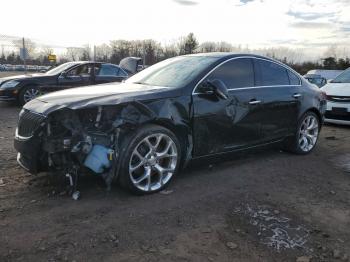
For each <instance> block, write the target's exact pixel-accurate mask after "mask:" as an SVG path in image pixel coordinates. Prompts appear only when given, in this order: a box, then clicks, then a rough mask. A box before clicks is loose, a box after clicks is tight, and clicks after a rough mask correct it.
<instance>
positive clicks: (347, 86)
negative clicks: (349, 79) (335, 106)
mask: <svg viewBox="0 0 350 262" xmlns="http://www.w3.org/2000/svg"><path fill="white" fill-rule="evenodd" d="M321 90H322V91H324V92H326V94H327V95H333V96H350V83H328V84H326V85H325V86H323V87H322V88H321Z"/></svg>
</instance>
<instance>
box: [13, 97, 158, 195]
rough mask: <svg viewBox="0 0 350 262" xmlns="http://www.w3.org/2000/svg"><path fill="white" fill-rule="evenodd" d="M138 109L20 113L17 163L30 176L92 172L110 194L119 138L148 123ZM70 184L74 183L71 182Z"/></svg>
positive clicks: (119, 107) (146, 115)
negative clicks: (43, 173) (46, 113)
mask: <svg viewBox="0 0 350 262" xmlns="http://www.w3.org/2000/svg"><path fill="white" fill-rule="evenodd" d="M140 107H142V106H141V105H140V104H138V103H136V105H133V103H129V104H128V105H127V106H98V107H93V108H86V109H76V110H73V109H68V108H63V109H59V110H57V111H53V112H51V113H50V114H48V115H47V116H45V115H43V114H38V113H35V112H32V111H29V110H26V109H23V110H22V111H21V113H20V117H19V123H18V128H17V130H16V136H15V148H16V150H17V151H18V156H17V160H18V162H19V164H20V165H21V166H22V167H23V168H25V169H26V170H27V171H29V172H31V173H33V174H35V173H39V172H50V173H61V174H65V175H67V174H68V176H70V174H72V175H77V173H80V174H81V173H89V172H92V173H94V174H98V175H101V176H102V177H103V178H104V180H105V182H106V184H107V186H108V188H109V187H110V185H111V182H112V181H113V178H114V177H115V176H116V174H117V171H118V170H117V167H118V164H117V160H118V155H119V148H118V146H119V145H120V137H121V136H123V135H125V134H126V133H127V132H130V131H131V130H132V129H133V128H134V127H135V126H136V124H137V122H139V121H143V120H146V118H148V119H151V118H152V114H151V113H150V112H147V110H146V112H145V110H143V109H140ZM140 110H143V112H142V113H141V112H140ZM116 116H118V117H116ZM140 118H145V119H143V120H142V119H140ZM70 180H71V181H72V180H73V182H74V181H75V178H74V177H73V178H72V177H70ZM71 184H72V182H71Z"/></svg>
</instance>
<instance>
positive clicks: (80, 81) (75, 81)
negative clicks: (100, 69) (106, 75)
mask: <svg viewBox="0 0 350 262" xmlns="http://www.w3.org/2000/svg"><path fill="white" fill-rule="evenodd" d="M91 84H93V64H83V65H79V66H76V67H74V68H73V69H70V70H69V71H67V72H66V73H65V74H61V75H60V76H59V77H58V86H59V89H67V88H73V87H78V86H86V85H91Z"/></svg>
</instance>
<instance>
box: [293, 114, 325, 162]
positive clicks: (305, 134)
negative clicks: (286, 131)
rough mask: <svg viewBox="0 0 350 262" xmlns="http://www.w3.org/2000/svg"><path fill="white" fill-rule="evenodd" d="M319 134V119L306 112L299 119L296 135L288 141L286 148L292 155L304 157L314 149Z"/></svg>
mask: <svg viewBox="0 0 350 262" xmlns="http://www.w3.org/2000/svg"><path fill="white" fill-rule="evenodd" d="M319 133H320V120H319V117H318V116H317V115H316V114H315V113H314V112H311V111H308V112H306V113H305V114H304V115H303V116H302V118H301V119H300V121H299V123H298V127H297V132H296V135H295V136H294V137H292V138H290V139H288V141H287V145H286V148H287V150H288V151H291V152H293V153H296V154H299V155H306V154H308V153H310V152H311V151H312V150H313V149H314V148H315V146H316V143H317V141H318V136H319Z"/></svg>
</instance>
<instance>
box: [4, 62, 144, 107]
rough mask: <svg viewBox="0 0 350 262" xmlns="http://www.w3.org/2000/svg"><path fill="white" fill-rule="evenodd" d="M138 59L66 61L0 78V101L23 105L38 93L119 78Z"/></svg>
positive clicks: (119, 80) (130, 72)
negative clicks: (34, 72)
mask: <svg viewBox="0 0 350 262" xmlns="http://www.w3.org/2000/svg"><path fill="white" fill-rule="evenodd" d="M139 61H140V59H138V58H125V59H124V60H122V61H121V63H120V66H117V65H114V64H109V63H99V62H86V61H84V62H82V61H80V62H68V63H65V64H62V65H60V66H57V67H55V68H53V69H51V70H49V71H47V72H46V73H43V74H30V75H17V76H10V77H5V78H0V101H17V102H19V104H21V105H24V104H25V103H27V102H29V101H30V100H32V99H33V98H35V97H37V96H39V95H40V94H42V93H47V92H52V91H58V90H62V89H67V88H73V87H79V86H87V85H95V84H102V83H109V82H121V81H122V80H124V79H126V78H128V76H129V75H131V74H133V73H135V72H136V70H137V66H138V62H139ZM133 67H134V68H135V69H134V70H133V69H132V68H133Z"/></svg>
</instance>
